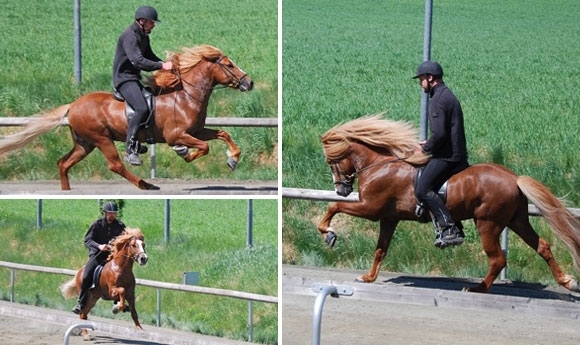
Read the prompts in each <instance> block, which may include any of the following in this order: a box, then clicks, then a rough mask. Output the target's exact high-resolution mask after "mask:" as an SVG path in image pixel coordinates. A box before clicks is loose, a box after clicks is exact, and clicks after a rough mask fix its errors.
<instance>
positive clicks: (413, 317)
mask: <svg viewBox="0 0 580 345" xmlns="http://www.w3.org/2000/svg"><path fill="white" fill-rule="evenodd" d="M282 272H283V287H282V320H283V321H282V328H283V330H282V343H283V345H303V344H312V343H313V342H312V335H313V326H312V316H313V312H314V303H315V300H316V297H317V292H314V291H313V290H312V285H313V284H326V285H335V286H341V285H344V286H350V287H353V288H354V289H355V293H354V295H352V296H350V297H347V296H341V297H338V298H333V297H328V298H327V299H326V301H325V303H324V309H323V313H322V323H321V324H322V327H321V338H320V343H321V344H356V345H366V344H369V345H370V344H406V345H408V344H417V345H419V344H421V345H426V344H442V345H454V344H457V345H459V344H461V345H464V344H470V345H472V344H473V345H479V344H481V345H484V344H485V345H488V344H510V345H555V344H558V345H567V344H577V343H578V339H579V338H580V320H579V317H580V316H579V313H580V298H579V297H578V296H573V295H571V294H570V293H568V292H567V291H565V290H563V289H560V288H559V287H544V286H541V285H534V284H514V283H503V284H498V286H494V288H493V289H492V291H494V290H495V292H493V293H490V294H470V293H464V292H461V287H462V286H464V285H469V283H473V282H471V281H467V280H461V279H458V280H454V279H447V278H437V277H413V276H405V275H396V274H381V275H380V276H379V280H378V283H374V284H359V283H354V282H353V280H354V278H355V277H356V276H358V275H360V274H361V273H363V272H355V271H343V270H320V269H316V268H306V267H296V266H287V265H284V266H283V269H282Z"/></svg>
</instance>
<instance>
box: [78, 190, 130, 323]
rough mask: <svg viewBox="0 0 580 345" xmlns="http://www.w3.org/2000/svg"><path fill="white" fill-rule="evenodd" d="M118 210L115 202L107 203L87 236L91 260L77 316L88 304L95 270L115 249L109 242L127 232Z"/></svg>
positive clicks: (86, 244) (87, 268)
mask: <svg viewBox="0 0 580 345" xmlns="http://www.w3.org/2000/svg"><path fill="white" fill-rule="evenodd" d="M118 210H119V208H118V206H117V204H116V203H115V202H114V201H107V202H106V203H105V205H103V214H104V215H103V217H102V218H99V219H97V220H95V221H94V222H93V224H91V226H90V227H89V230H88V231H87V233H86V234H85V246H86V247H87V248H88V249H89V260H88V261H87V263H86V264H85V269H84V272H83V281H82V284H81V292H80V294H79V301H78V304H77V305H76V306H75V307H74V308H73V310H72V311H73V313H75V314H80V313H81V310H82V309H83V308H84V307H85V305H86V303H87V297H88V295H87V291H88V290H89V288H90V287H91V285H92V282H93V272H94V270H95V268H97V266H98V265H104V264H105V263H106V262H107V258H108V256H109V252H110V251H111V250H112V249H113V248H112V247H111V246H110V245H109V242H111V240H113V239H114V238H115V237H117V236H119V235H121V234H122V233H123V232H124V231H125V224H123V222H121V221H120V220H118V219H117V211H118Z"/></svg>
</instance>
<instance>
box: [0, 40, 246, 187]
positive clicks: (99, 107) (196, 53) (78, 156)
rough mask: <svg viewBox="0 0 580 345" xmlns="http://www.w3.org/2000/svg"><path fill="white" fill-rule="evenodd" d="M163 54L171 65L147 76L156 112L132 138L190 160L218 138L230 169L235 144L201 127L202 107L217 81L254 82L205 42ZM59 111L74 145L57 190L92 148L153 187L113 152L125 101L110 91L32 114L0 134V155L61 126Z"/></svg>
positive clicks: (123, 129)
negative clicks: (165, 147)
mask: <svg viewBox="0 0 580 345" xmlns="http://www.w3.org/2000/svg"><path fill="white" fill-rule="evenodd" d="M168 59H170V60H171V61H172V62H173V65H174V66H175V67H174V70H173V71H156V72H154V73H153V74H152V76H151V77H150V78H149V79H148V81H147V83H148V84H149V86H150V87H151V89H152V90H153V93H154V94H155V95H156V97H155V103H156V112H155V117H154V119H153V120H152V121H151V122H152V123H150V124H149V126H150V127H149V128H148V129H147V130H140V131H139V133H138V140H139V141H140V142H148V143H150V144H151V143H167V144H168V145H170V146H173V147H179V148H181V149H179V150H177V149H176V153H177V154H178V155H179V156H181V157H182V158H183V159H184V160H185V161H186V162H192V161H194V160H196V159H198V158H200V157H202V156H204V155H206V154H207V153H208V152H209V145H208V144H207V143H206V141H208V140H213V139H219V140H222V141H224V142H225V143H226V144H227V146H228V150H227V152H226V153H227V156H228V160H227V164H228V166H229V167H230V169H232V170H234V169H235V167H236V165H237V163H238V161H239V158H240V154H241V150H240V149H239V147H238V146H236V144H235V143H234V142H233V140H232V138H231V136H230V134H229V133H227V132H225V131H223V130H215V129H209V128H205V121H206V117H207V107H208V102H209V98H210V96H211V94H212V91H213V90H214V87H216V86H217V85H222V86H224V87H229V88H233V89H237V90H240V91H241V92H246V91H251V90H252V89H253V87H254V83H253V81H252V79H250V77H249V76H248V75H247V74H246V73H245V72H244V71H243V70H241V69H240V68H239V67H238V66H237V65H236V64H235V63H234V62H233V61H232V60H231V59H230V58H228V57H227V56H225V55H224V54H223V53H222V52H221V50H219V49H218V48H216V47H213V46H210V45H199V46H195V47H193V48H182V52H175V53H169V54H168ZM65 117H66V118H67V119H68V124H69V127H70V131H71V135H72V139H73V144H74V145H73V148H72V149H71V150H70V151H69V152H68V153H67V154H66V155H65V156H63V157H62V158H61V159H60V160H59V161H58V163H57V164H58V171H59V177H60V186H61V189H62V190H70V183H69V178H68V172H69V170H70V169H71V168H72V167H73V166H74V165H75V164H77V163H78V162H80V161H81V160H83V159H84V158H85V157H86V156H87V155H89V154H90V153H91V152H92V151H93V150H94V149H95V148H98V149H99V150H100V151H101V152H102V153H103V156H104V157H105V159H106V161H107V165H108V168H109V170H111V171H113V172H115V173H117V174H119V175H121V176H123V177H124V178H125V179H127V180H128V181H129V182H131V183H133V184H134V185H135V186H137V187H138V188H140V189H147V190H157V189H159V187H157V186H155V185H153V184H151V183H148V182H146V181H145V180H143V179H141V178H139V177H137V176H136V175H134V174H133V173H131V172H130V171H129V170H127V168H126V167H125V165H124V164H123V163H122V161H121V159H120V158H119V153H118V151H117V148H116V147H115V144H114V142H115V141H123V142H124V141H125V137H126V133H127V128H128V124H127V119H126V116H125V102H120V101H118V100H116V99H115V98H114V96H113V93H111V92H92V93H89V94H86V95H83V96H81V97H79V98H78V99H77V100H76V101H74V102H72V103H70V104H65V105H62V106H60V107H57V108H56V109H53V110H52V111H49V112H47V113H45V114H43V115H42V116H35V117H32V119H31V121H30V122H29V123H28V124H27V125H26V126H25V127H24V128H23V129H22V130H21V131H19V132H16V133H14V134H11V135H8V136H5V137H4V138H3V139H1V140H0V155H2V154H5V153H7V152H10V151H13V150H17V149H21V148H23V147H24V146H25V145H26V144H28V143H29V142H31V141H33V140H34V139H36V138H37V137H38V136H40V135H42V134H45V133H47V132H49V131H52V130H54V129H55V128H57V127H59V126H61V125H62V124H63V123H64V121H65ZM189 149H193V150H191V151H190V150H189Z"/></svg>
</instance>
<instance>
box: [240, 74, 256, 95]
mask: <svg viewBox="0 0 580 345" xmlns="http://www.w3.org/2000/svg"><path fill="white" fill-rule="evenodd" d="M238 89H239V90H240V91H242V92H246V91H252V89H254V81H253V80H252V79H250V78H248V77H244V78H242V80H240V85H239V86H238Z"/></svg>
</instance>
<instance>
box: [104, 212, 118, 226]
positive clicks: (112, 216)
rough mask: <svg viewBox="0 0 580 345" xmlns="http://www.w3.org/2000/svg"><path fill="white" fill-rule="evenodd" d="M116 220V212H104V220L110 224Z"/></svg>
mask: <svg viewBox="0 0 580 345" xmlns="http://www.w3.org/2000/svg"><path fill="white" fill-rule="evenodd" d="M116 218H117V212H105V220H106V221H107V223H109V224H111V223H112V222H113V221H114V220H115V219H116Z"/></svg>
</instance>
